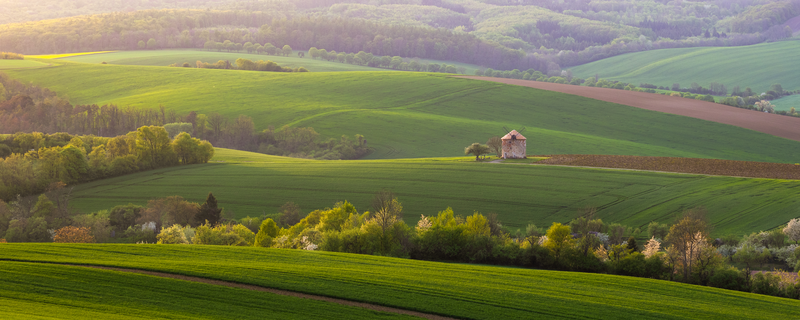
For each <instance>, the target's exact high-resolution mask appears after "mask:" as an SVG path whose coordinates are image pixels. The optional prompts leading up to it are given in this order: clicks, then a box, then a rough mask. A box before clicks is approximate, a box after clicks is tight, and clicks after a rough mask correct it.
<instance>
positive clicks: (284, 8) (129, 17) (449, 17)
mask: <svg viewBox="0 0 800 320" xmlns="http://www.w3.org/2000/svg"><path fill="white" fill-rule="evenodd" d="M203 3H205V4H209V3H211V1H209V2H203ZM157 4H158V3H156V5H155V7H156V8H160V7H159V6H158V5H157ZM217 4H218V5H216V6H213V7H214V8H217V10H191V9H162V10H144V11H131V12H115V13H106V14H98V15H91V16H78V17H69V18H62V19H56V20H45V21H38V22H25V23H16V24H7V25H4V28H0V46H1V47H3V48H4V49H5V50H8V51H14V52H19V53H24V54H43V53H63V52H83V51H99V50H136V49H142V48H143V47H142V46H141V45H140V43H145V44H146V46H145V47H146V48H148V49H159V48H202V47H203V46H204V44H205V43H206V42H208V41H215V42H225V41H231V42H233V43H247V42H251V43H259V44H267V43H269V44H272V45H274V46H275V47H277V48H281V47H283V46H284V45H289V46H291V47H292V48H294V49H295V50H307V49H309V48H311V47H316V48H325V49H327V50H331V51H336V52H345V53H356V52H359V51H365V52H367V53H372V54H374V55H379V56H384V55H388V56H400V57H404V58H421V59H436V60H452V61H459V62H464V63H470V64H477V65H481V66H484V67H489V68H493V69H501V70H511V69H520V70H525V69H530V68H533V69H536V70H539V71H542V72H544V73H551V74H552V73H555V72H557V71H560V68H561V67H565V66H573V65H578V64H583V63H587V62H591V61H595V60H599V59H602V58H606V57H610V56H614V55H618V54H622V53H626V52H636V51H644V50H652V49H661V48H676V47H695V46H736V45H749V44H755V43H760V42H763V41H774V40H779V39H783V38H786V37H789V36H791V34H792V30H791V28H789V27H788V26H783V25H782V23H784V22H786V21H787V20H788V19H790V18H791V17H794V16H796V15H798V14H800V1H798V0H786V1H778V2H766V3H765V2H762V1H758V0H739V1H732V2H729V1H702V2H669V3H663V2H657V1H603V2H600V1H564V2H561V1H506V0H482V1H477V0H473V1H466V0H398V1H377V0H363V1H344V0H335V1H334V0H331V1H328V0H325V1H321V0H320V1H316V0H308V1H299V2H288V1H279V0H276V1H254V2H247V3H236V4H233V3H227V2H224V1H219V3H217ZM161 7H163V6H161ZM176 7H179V6H177V5H176ZM184 7H193V6H192V5H190V4H185V6H184ZM150 40H152V41H150ZM151 44H152V45H151Z"/></svg>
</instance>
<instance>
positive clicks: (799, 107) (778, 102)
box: [770, 94, 800, 111]
mask: <svg viewBox="0 0 800 320" xmlns="http://www.w3.org/2000/svg"><path fill="white" fill-rule="evenodd" d="M770 102H771V103H772V104H773V105H774V106H775V110H778V111H789V110H791V109H792V108H794V110H795V111H800V94H793V95H790V96H785V97H783V98H780V99H775V100H772V101H770Z"/></svg>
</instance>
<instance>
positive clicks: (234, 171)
mask: <svg viewBox="0 0 800 320" xmlns="http://www.w3.org/2000/svg"><path fill="white" fill-rule="evenodd" d="M211 162H212V163H209V164H205V165H191V166H181V167H173V168H167V169H159V170H154V171H147V172H142V173H137V174H132V175H126V176H122V177H117V178H111V179H105V180H100V181H95V182H91V183H86V184H81V185H78V186H76V187H75V189H74V191H73V193H72V202H71V205H72V206H73V207H75V208H77V209H80V210H82V211H86V212H89V211H95V210H101V209H109V208H111V207H112V206H115V205H120V204H126V203H128V202H132V203H135V204H140V205H145V204H146V203H147V201H148V200H150V199H154V198H159V197H166V196H170V195H180V196H183V197H185V198H187V199H189V200H191V201H195V202H203V201H204V199H205V197H206V195H208V192H213V193H214V195H215V196H216V197H217V199H218V201H219V203H220V206H221V207H224V208H225V210H226V211H228V212H229V214H232V215H233V217H235V218H242V217H245V216H248V215H249V216H260V215H262V214H264V213H266V214H272V213H276V212H279V208H280V206H281V205H283V204H284V203H286V202H288V201H292V202H295V203H297V204H299V205H300V206H301V208H302V209H303V210H304V212H309V211H311V210H315V209H322V208H325V207H332V206H333V204H334V203H335V202H338V201H344V200H348V201H350V202H351V203H353V204H354V205H355V206H356V208H357V209H358V210H360V211H365V210H371V205H370V204H371V201H372V197H373V196H374V194H375V193H376V192H377V191H378V190H380V189H382V188H390V189H391V190H392V191H394V192H395V193H396V194H397V196H398V198H399V199H400V201H401V202H402V203H403V208H404V213H405V219H406V222H407V223H409V224H410V225H415V224H416V223H417V221H418V220H419V218H420V215H426V216H430V215H435V214H436V213H437V212H439V211H442V210H444V209H445V208H447V207H452V208H453V209H454V210H455V212H456V214H460V215H462V216H466V215H470V214H472V213H473V212H474V211H479V212H481V213H484V214H488V213H492V212H494V213H497V214H498V215H499V218H500V220H501V221H502V222H503V225H505V226H507V227H509V228H510V229H511V230H512V231H513V230H516V229H517V228H520V229H523V230H524V228H525V226H526V225H527V224H528V223H535V224H536V225H538V226H549V225H550V224H551V223H552V222H562V223H567V222H569V221H570V220H572V219H574V218H576V217H578V216H579V214H580V213H581V212H583V211H582V209H583V208H584V207H587V206H594V207H597V209H598V212H597V216H598V217H600V218H602V219H603V221H606V222H607V223H610V222H619V223H622V224H625V225H628V226H633V227H642V228H643V230H644V229H646V226H647V224H648V223H650V222H651V221H661V222H666V223H672V222H673V220H674V218H675V217H676V215H678V214H679V213H680V212H681V211H682V210H685V209H688V208H694V207H697V206H704V207H705V208H706V209H707V210H708V218H709V220H710V222H711V224H712V225H713V226H714V230H713V233H714V235H725V234H739V235H741V234H746V233H750V232H756V231H760V230H768V229H772V228H776V227H778V226H780V225H781V224H785V223H786V222H787V221H789V220H790V219H792V218H796V217H798V216H800V212H798V210H797V208H798V204H800V199H797V197H795V195H796V193H797V191H796V190H798V188H800V181H786V180H771V179H747V178H732V177H709V176H701V175H689V174H665V173H653V172H642V171H625V170H603V169H588V168H570V167H557V166H544V165H519V164H495V163H475V162H474V161H472V160H471V159H470V158H438V159H401V160H359V161H312V160H298V159H292V158H282V157H273V156H266V155H260V154H256V153H247V152H241V151H234V150H227V149H220V148H217V154H216V156H215V158H214V159H212V161H211Z"/></svg>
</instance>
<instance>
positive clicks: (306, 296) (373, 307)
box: [63, 264, 455, 320]
mask: <svg viewBox="0 0 800 320" xmlns="http://www.w3.org/2000/svg"><path fill="white" fill-rule="evenodd" d="M63 265H67V266H73V267H86V268H94V269H103V270H111V271H119V272H129V273H137V274H144V275H149V276H154V277H161V278H170V279H177V280H184V281H191V282H199V283H205V284H211V285H218V286H225V287H230V288H238V289H246V290H254V291H261V292H269V293H274V294H279V295H282V296H289V297H295V298H303V299H311V300H318V301H323V302H330V303H336V304H340V305H344V306H349V307H358V308H364V309H368V310H373V311H379V312H388V313H396V314H402V315H408V316H413V317H420V318H424V319H431V320H455V318H450V317H444V316H439V315H435V314H430V313H423V312H416V311H410V310H404V309H398V308H392V307H386V306H381V305H377V304H370V303H364V302H355V301H350V300H344V299H336V298H331V297H326V296H319V295H313V294H306V293H299V292H294V291H287V290H278V289H272V288H265V287H259V286H254V285H250V284H242V283H236V282H230V281H222V280H213V279H207V278H200V277H192V276H185V275H180V274H173V273H165V272H155V271H147V270H139V269H128V268H115V267H103V266H94V265H83V264H63Z"/></svg>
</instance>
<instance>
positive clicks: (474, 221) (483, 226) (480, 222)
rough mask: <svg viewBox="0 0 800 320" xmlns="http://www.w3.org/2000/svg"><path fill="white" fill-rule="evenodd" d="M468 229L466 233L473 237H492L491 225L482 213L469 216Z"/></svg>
mask: <svg viewBox="0 0 800 320" xmlns="http://www.w3.org/2000/svg"><path fill="white" fill-rule="evenodd" d="M466 224H467V228H466V230H465V233H466V234H467V235H469V236H472V237H488V236H490V235H491V229H489V223H488V221H487V220H486V217H484V216H483V215H482V214H480V213H477V212H476V213H474V214H473V215H471V216H467V221H466Z"/></svg>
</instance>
